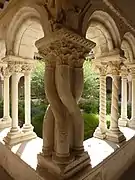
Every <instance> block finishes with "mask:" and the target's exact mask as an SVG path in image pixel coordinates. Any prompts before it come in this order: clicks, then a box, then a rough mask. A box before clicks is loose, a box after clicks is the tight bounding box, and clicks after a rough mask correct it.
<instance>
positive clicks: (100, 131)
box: [94, 66, 107, 139]
mask: <svg viewBox="0 0 135 180" xmlns="http://www.w3.org/2000/svg"><path fill="white" fill-rule="evenodd" d="M106 68H107V67H106V66H101V67H100V111H99V126H98V127H97V129H96V130H95V132H94V137H96V138H99V139H104V138H105V137H106V131H107V125H106Z"/></svg>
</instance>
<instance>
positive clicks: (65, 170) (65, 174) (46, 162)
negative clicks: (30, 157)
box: [37, 152, 90, 180]
mask: <svg viewBox="0 0 135 180" xmlns="http://www.w3.org/2000/svg"><path fill="white" fill-rule="evenodd" d="M55 159H56V158H54V160H52V157H44V155H43V154H42V153H41V154H39V155H38V168H37V169H38V171H40V169H44V170H46V172H48V179H49V176H50V178H51V177H52V176H53V177H55V179H57V178H58V179H61V180H64V179H68V178H71V177H72V176H74V174H76V173H77V172H79V171H80V170H81V169H83V168H85V167H86V166H88V165H90V157H89V155H88V153H87V152H84V153H83V154H82V155H81V156H77V157H76V158H75V159H72V158H71V160H69V161H66V162H65V161H64V159H63V161H62V163H61V164H58V163H57V162H56V161H55ZM67 162H68V163H67ZM44 172H45V171H44Z"/></svg>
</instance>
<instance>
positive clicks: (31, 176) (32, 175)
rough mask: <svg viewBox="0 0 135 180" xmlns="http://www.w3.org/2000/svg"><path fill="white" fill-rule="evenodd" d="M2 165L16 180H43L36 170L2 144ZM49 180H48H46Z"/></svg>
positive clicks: (0, 144) (0, 160)
mask: <svg viewBox="0 0 135 180" xmlns="http://www.w3.org/2000/svg"><path fill="white" fill-rule="evenodd" d="M0 165H1V166H2V167H3V168H4V169H5V170H6V171H7V172H8V174H9V175H10V176H11V177H13V178H14V179H15V180H43V178H41V177H40V176H39V175H38V174H37V173H36V171H35V170H34V169H32V168H31V167H30V166H28V165H27V164H26V163H25V162H24V161H23V160H21V159H20V157H18V156H17V155H16V154H14V153H13V152H11V151H10V149H8V148H7V147H6V146H5V145H4V144H2V143H1V142H0ZM5 180H6V179H5ZM46 180H47V179H46Z"/></svg>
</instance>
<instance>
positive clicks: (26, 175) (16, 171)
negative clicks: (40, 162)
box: [0, 137, 135, 180]
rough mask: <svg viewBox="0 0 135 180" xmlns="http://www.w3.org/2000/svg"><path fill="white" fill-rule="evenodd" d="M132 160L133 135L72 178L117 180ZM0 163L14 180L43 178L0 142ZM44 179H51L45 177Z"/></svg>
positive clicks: (41, 179)
mask: <svg viewBox="0 0 135 180" xmlns="http://www.w3.org/2000/svg"><path fill="white" fill-rule="evenodd" d="M133 162H135V137H133V138H132V139H131V140H129V141H128V142H126V143H125V144H123V145H122V146H121V147H120V148H119V149H117V150H116V151H115V152H114V153H112V154H111V155H110V156H109V157H108V158H106V159H105V160H104V161H103V162H102V163H100V164H99V165H97V166H96V167H95V168H92V169H91V168H90V167H88V168H87V169H85V170H84V171H81V172H80V173H78V174H77V175H76V176H75V177H73V178H72V180H118V179H119V177H120V176H121V175H122V174H123V172H124V171H125V170H127V169H128V168H129V166H130V165H131V164H132V163H133ZM0 165H1V166H2V167H3V168H4V169H5V170H6V171H7V172H8V173H9V175H10V176H12V177H13V178H14V179H15V180H31V179H32V180H43V178H42V177H40V176H39V175H38V173H37V172H36V171H35V170H34V169H32V168H31V167H30V166H28V165H27V164H26V163H25V162H24V161H23V160H21V159H20V158H19V157H18V156H17V155H16V154H14V153H13V152H11V151H10V149H8V148H7V147H6V146H5V145H4V144H2V143H0ZM45 180H51V179H48V178H46V179H45ZM54 180H55V179H54Z"/></svg>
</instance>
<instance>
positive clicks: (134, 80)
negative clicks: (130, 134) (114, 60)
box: [129, 74, 135, 128]
mask: <svg viewBox="0 0 135 180" xmlns="http://www.w3.org/2000/svg"><path fill="white" fill-rule="evenodd" d="M129 127H132V128H135V75H134V74H133V75H132V110H131V120H130V122H129Z"/></svg>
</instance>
